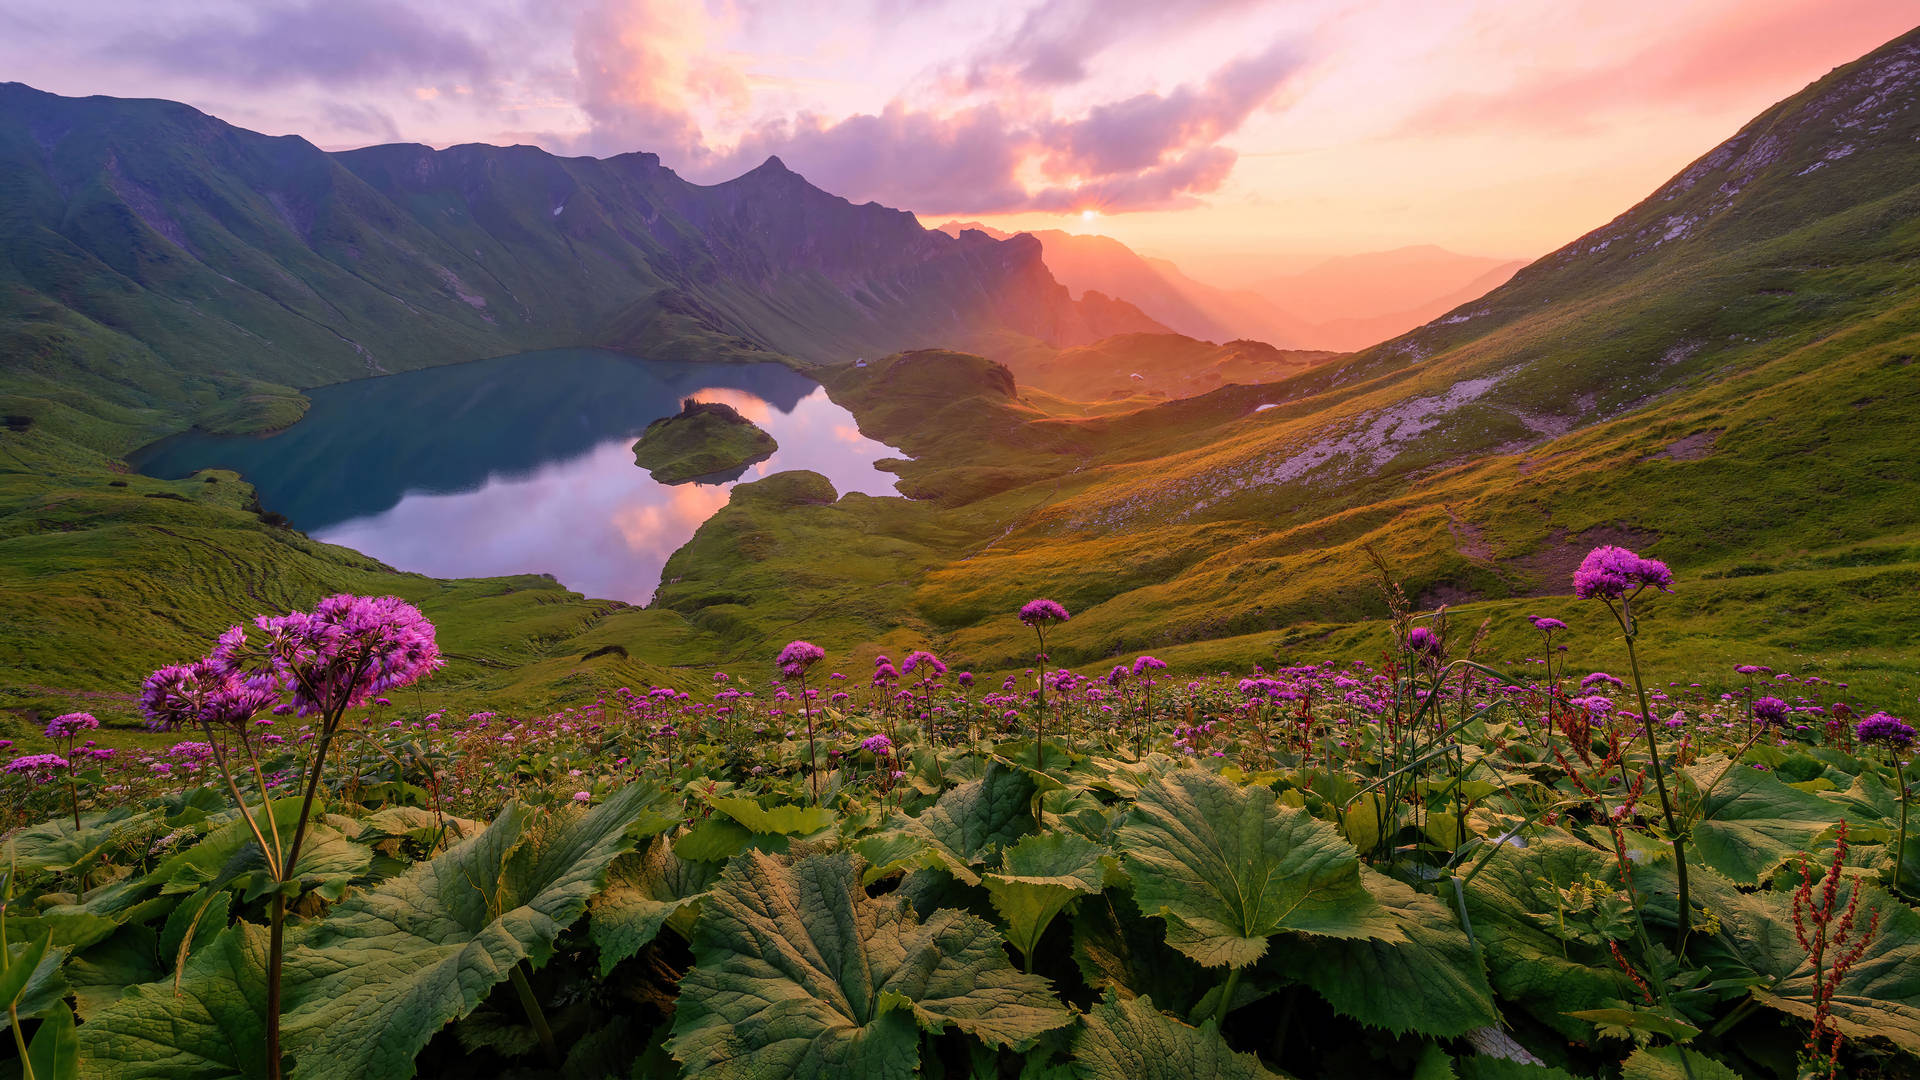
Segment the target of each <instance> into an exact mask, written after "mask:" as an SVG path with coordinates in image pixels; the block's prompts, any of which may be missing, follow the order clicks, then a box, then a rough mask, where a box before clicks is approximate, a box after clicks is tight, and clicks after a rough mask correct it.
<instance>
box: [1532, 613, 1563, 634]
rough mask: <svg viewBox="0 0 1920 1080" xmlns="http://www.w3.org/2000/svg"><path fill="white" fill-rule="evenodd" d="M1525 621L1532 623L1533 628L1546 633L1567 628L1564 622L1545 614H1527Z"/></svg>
mask: <svg viewBox="0 0 1920 1080" xmlns="http://www.w3.org/2000/svg"><path fill="white" fill-rule="evenodd" d="M1527 621H1528V622H1531V623H1533V628H1534V629H1535V630H1538V631H1540V632H1541V633H1543V634H1548V635H1551V634H1553V633H1554V632H1555V631H1557V630H1565V629H1566V628H1567V624H1566V623H1563V622H1561V621H1560V620H1559V619H1555V618H1551V617H1549V616H1546V615H1529V616H1527Z"/></svg>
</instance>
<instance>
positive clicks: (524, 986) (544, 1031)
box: [507, 963, 563, 1068]
mask: <svg viewBox="0 0 1920 1080" xmlns="http://www.w3.org/2000/svg"><path fill="white" fill-rule="evenodd" d="M507 978H508V979H510V980H512V982H513V992H514V993H516V994H518V995H519V996H520V1007H521V1008H522V1009H525V1010H526V1013H527V1022H528V1023H530V1024H532V1025H533V1033H534V1034H535V1035H537V1036H539V1038H540V1049H542V1050H544V1051H546V1055H547V1060H548V1061H549V1062H551V1063H552V1064H553V1065H554V1067H556V1068H558V1067H559V1065H560V1063H561V1061H562V1060H563V1059H562V1058H561V1057H560V1047H559V1045H558V1044H557V1043H555V1042H554V1041H553V1029H552V1028H551V1027H548V1026H547V1014H546V1012H545V1010H543V1009H541V1008H540V999H539V998H537V997H534V996H533V985H532V984H531V983H529V982H527V973H526V971H525V968H524V965H523V964H520V963H515V964H514V965H513V966H512V967H510V968H508V969H507Z"/></svg>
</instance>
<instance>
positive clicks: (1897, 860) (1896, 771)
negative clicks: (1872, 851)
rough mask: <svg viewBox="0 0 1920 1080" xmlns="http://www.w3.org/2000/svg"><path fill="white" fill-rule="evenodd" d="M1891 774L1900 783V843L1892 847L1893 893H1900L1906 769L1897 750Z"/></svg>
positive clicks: (1903, 865)
mask: <svg viewBox="0 0 1920 1080" xmlns="http://www.w3.org/2000/svg"><path fill="white" fill-rule="evenodd" d="M1893 775H1894V779H1895V780H1896V781H1897V782H1898V783H1899V785H1900V845H1899V846H1898V847H1896V848H1894V849H1893V893H1894V895H1895V896H1898V895H1900V876H1901V872H1902V871H1903V870H1904V869H1905V868H1906V860H1907V769H1906V766H1904V765H1902V764H1900V754H1899V751H1897V750H1896V751H1895V752H1894V754H1893Z"/></svg>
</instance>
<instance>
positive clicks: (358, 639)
mask: <svg viewBox="0 0 1920 1080" xmlns="http://www.w3.org/2000/svg"><path fill="white" fill-rule="evenodd" d="M254 626H255V628H256V629H257V631H258V634H257V636H256V637H254V638H251V639H250V638H249V637H248V635H247V632H246V630H245V628H244V627H239V626H236V627H233V628H232V629H230V630H228V631H227V632H226V633H224V634H222V635H220V641H219V644H218V645H216V646H215V647H214V650H213V652H212V654H210V655H209V656H208V658H207V659H208V662H209V663H211V664H212V665H214V666H215V667H216V668H217V669H218V670H219V671H221V672H222V673H224V674H226V675H228V676H229V677H231V678H233V679H235V680H237V681H239V682H241V683H244V684H245V685H246V686H248V687H250V688H252V689H255V690H275V691H279V690H285V691H286V692H287V693H288V694H289V696H290V697H291V699H292V705H293V707H294V710H295V711H297V712H298V713H300V714H301V715H302V716H306V715H310V714H312V713H316V712H318V713H323V714H332V713H337V712H338V711H339V710H342V709H345V708H349V707H351V706H354V705H360V704H364V703H366V702H367V701H368V700H370V699H372V698H374V697H375V695H378V694H380V693H381V692H382V691H385V690H390V689H393V688H395V687H399V686H406V685H408V684H409V683H412V682H414V681H416V680H418V679H420V678H423V677H424V676H426V675H430V674H432V673H433V672H434V671H436V670H438V669H439V668H440V667H441V666H442V665H443V664H444V661H443V660H442V659H441V658H440V649H439V646H438V645H437V644H436V643H435V640H434V629H433V624H432V623H430V622H428V621H427V620H426V619H425V618H424V617H422V616H421V614H420V610H419V609H418V608H416V607H414V606H413V605H412V604H409V603H407V602H406V601H404V600H401V599H399V598H398V597H393V596H353V595H350V594H347V593H340V594H336V595H334V596H329V597H326V598H325V599H323V600H321V601H320V602H319V603H318V604H315V605H314V608H313V611H312V613H311V614H309V613H307V612H303V611H291V612H288V613H287V614H285V615H271V616H270V615H262V616H260V617H258V618H256V619H255V620H254Z"/></svg>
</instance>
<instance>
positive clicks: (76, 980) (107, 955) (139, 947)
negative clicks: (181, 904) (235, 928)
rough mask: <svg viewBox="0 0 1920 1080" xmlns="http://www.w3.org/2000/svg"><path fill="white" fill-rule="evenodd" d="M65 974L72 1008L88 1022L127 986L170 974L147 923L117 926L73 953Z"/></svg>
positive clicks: (114, 999) (124, 990) (169, 976)
mask: <svg viewBox="0 0 1920 1080" xmlns="http://www.w3.org/2000/svg"><path fill="white" fill-rule="evenodd" d="M215 929H216V930H217V929H219V928H218V927H216V928H215ZM196 951H198V950H197V949H196ZM66 974H67V981H68V982H69V983H71V984H72V986H73V996H74V1002H75V1008H76V1009H77V1010H78V1011H79V1013H80V1016H81V1017H82V1018H83V1019H86V1020H89V1021H91V1020H92V1019H93V1014H94V1013H95V1012H96V1011H98V1010H100V1009H104V1008H106V1007H107V1006H108V1005H111V1004H113V1003H114V1002H115V1001H117V1000H118V999H119V997H120V995H121V994H123V993H125V992H126V990H127V988H128V987H132V986H138V985H139V984H141V983H148V982H157V981H159V980H160V979H163V978H171V977H172V972H171V969H170V967H169V966H168V965H164V964H162V963H161V962H160V956H159V944H158V935H157V934H156V933H155V931H154V929H153V927H151V926H122V927H120V928H119V929H118V930H116V931H114V933H113V934H112V935H111V936H109V937H107V938H106V939H105V940H103V941H101V942H99V943H97V944H95V945H92V946H89V947H88V948H86V949H83V950H80V951H78V952H76V953H75V954H74V956H73V959H71V960H68V961H67V966H66Z"/></svg>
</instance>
